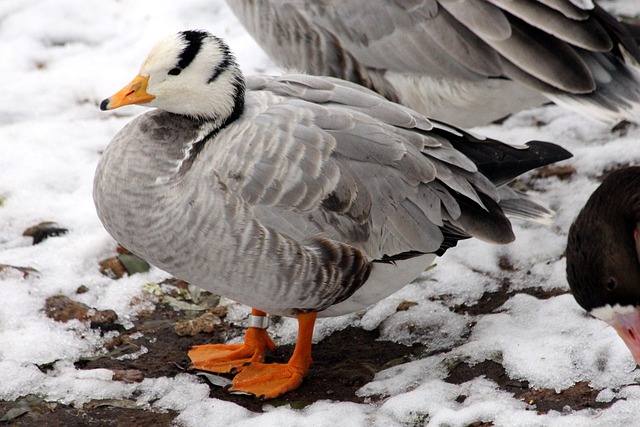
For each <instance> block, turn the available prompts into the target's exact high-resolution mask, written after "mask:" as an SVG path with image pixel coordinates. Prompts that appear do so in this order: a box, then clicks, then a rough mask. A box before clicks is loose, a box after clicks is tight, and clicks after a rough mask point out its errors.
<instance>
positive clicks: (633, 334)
mask: <svg viewBox="0 0 640 427" xmlns="http://www.w3.org/2000/svg"><path fill="white" fill-rule="evenodd" d="M607 323H609V324H610V325H611V326H613V328H614V329H615V330H616V332H618V334H619V335H620V337H621V338H622V340H623V341H624V343H625V344H626V345H627V347H629V350H631V354H632V355H633V358H634V359H635V360H636V363H637V364H638V365H640V307H638V308H636V309H635V310H633V311H631V312H629V313H615V314H614V316H613V319H611V320H609V321H608V322H607Z"/></svg>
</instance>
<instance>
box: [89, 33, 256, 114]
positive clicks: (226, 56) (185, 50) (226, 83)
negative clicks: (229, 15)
mask: <svg viewBox="0 0 640 427" xmlns="http://www.w3.org/2000/svg"><path fill="white" fill-rule="evenodd" d="M131 104H143V105H145V106H148V107H156V108H159V109H161V110H165V111H168V112H170V113H175V114H180V115H184V116H189V117H192V118H195V119H199V120H208V121H211V120H212V121H217V122H219V125H220V126H221V125H223V124H224V123H226V122H228V121H229V119H231V120H232V119H233V118H235V116H236V115H238V114H240V113H241V112H242V107H243V105H244V79H243V77H242V72H241V71H240V68H239V67H238V64H237V62H236V60H235V58H234V56H233V55H232V54H231V52H230V50H229V47H228V46H227V45H226V44H225V43H224V42H223V41H222V40H221V39H219V38H218V37H215V36H213V35H211V34H209V33H207V32H205V31H182V32H179V33H177V34H174V35H172V36H169V37H167V38H165V39H163V40H161V41H160V42H158V44H156V45H155V46H154V48H153V49H152V50H151V52H150V53H149V56H147V59H146V60H145V61H144V63H143V64H142V67H140V72H139V74H138V76H136V77H135V78H134V79H133V80H132V81H131V83H129V84H128V85H127V86H125V87H124V88H122V90H120V91H119V92H118V93H116V94H114V95H113V96H111V97H109V98H107V99H105V100H104V101H102V102H101V103H100V109H101V110H113V109H115V108H118V107H122V106H124V105H131Z"/></svg>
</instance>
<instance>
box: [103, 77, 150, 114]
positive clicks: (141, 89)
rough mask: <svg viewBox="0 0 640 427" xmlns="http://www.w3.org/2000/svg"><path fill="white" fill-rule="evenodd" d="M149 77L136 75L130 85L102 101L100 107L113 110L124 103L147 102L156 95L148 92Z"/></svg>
mask: <svg viewBox="0 0 640 427" xmlns="http://www.w3.org/2000/svg"><path fill="white" fill-rule="evenodd" d="M148 84H149V77H144V76H136V78H135V79H133V80H132V81H131V83H129V84H128V85H126V86H125V87H124V88H122V89H121V90H120V91H119V92H118V93H116V94H114V95H112V96H110V97H109V98H107V99H105V100H104V101H102V102H101V103H100V109H101V110H102V111H104V110H113V109H115V108H119V107H122V106H124V105H131V104H145V103H147V102H150V101H151V100H153V99H155V96H153V95H149V94H148V93H147V85H148Z"/></svg>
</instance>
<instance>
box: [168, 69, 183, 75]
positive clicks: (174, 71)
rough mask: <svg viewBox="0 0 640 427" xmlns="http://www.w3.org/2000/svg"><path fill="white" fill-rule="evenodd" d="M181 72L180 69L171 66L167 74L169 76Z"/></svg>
mask: <svg viewBox="0 0 640 427" xmlns="http://www.w3.org/2000/svg"><path fill="white" fill-rule="evenodd" d="M181 72H182V70H181V69H180V68H178V67H175V68H172V69H171V70H169V75H171V76H177V75H178V74H180V73H181Z"/></svg>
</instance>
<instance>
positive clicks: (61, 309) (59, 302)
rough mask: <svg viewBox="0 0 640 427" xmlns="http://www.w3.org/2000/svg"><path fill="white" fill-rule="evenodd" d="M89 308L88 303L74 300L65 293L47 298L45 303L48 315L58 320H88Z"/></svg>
mask: <svg viewBox="0 0 640 427" xmlns="http://www.w3.org/2000/svg"><path fill="white" fill-rule="evenodd" d="M89 310H90V308H89V306H88V305H86V304H83V303H81V302H78V301H74V300H72V299H71V298H69V297H67V296H65V295H54V296H52V297H49V298H47V300H46V301H45V303H44V311H45V313H46V314H47V317H50V318H51V319H53V320H55V321H57V322H68V321H69V320H72V319H77V320H87V319H88V318H89Z"/></svg>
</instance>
